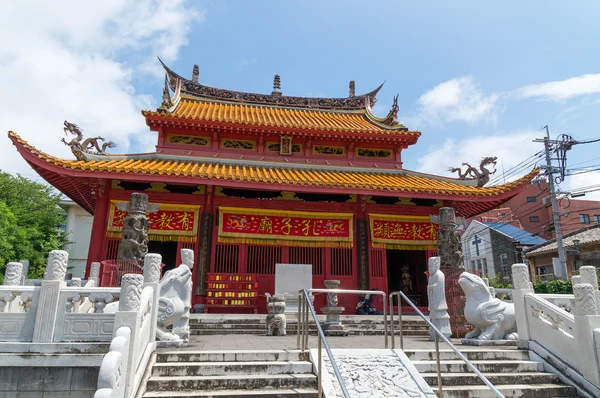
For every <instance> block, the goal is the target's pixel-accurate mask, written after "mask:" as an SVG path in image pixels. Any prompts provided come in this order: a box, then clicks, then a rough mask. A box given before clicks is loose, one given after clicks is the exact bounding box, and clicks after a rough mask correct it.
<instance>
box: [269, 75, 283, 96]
mask: <svg viewBox="0 0 600 398" xmlns="http://www.w3.org/2000/svg"><path fill="white" fill-rule="evenodd" d="M271 95H277V96H281V78H280V77H279V75H275V77H274V78H273V92H272V93H271Z"/></svg>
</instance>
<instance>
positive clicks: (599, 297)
mask: <svg viewBox="0 0 600 398" xmlns="http://www.w3.org/2000/svg"><path fill="white" fill-rule="evenodd" d="M579 275H581V281H582V282H583V283H589V284H590V285H592V288H593V289H594V296H595V297H596V307H597V308H598V312H599V313H600V291H599V290H598V274H597V273H596V267H594V266H593V265H584V266H583V267H581V268H579Z"/></svg>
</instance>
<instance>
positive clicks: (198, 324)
mask: <svg viewBox="0 0 600 398" xmlns="http://www.w3.org/2000/svg"><path fill="white" fill-rule="evenodd" d="M340 318H341V321H342V323H343V324H344V326H345V327H346V330H348V334H349V335H350V336H383V333H384V324H383V316H366V315H365V316H352V315H342V316H341V317H340ZM324 319H325V318H324V317H323V320H324ZM394 320H395V322H394V328H395V334H396V335H399V329H398V318H397V317H396V318H395V319H394ZM297 325H298V323H297V322H296V316H295V315H289V316H288V322H287V333H288V334H294V335H295V334H296V330H297ZM402 325H403V331H404V332H403V334H404V336H429V332H428V331H429V327H428V326H427V324H426V323H425V321H423V320H422V319H421V318H420V317H416V316H406V317H405V318H404V319H403V323H402ZM388 328H390V324H389V323H388ZM190 329H191V334H192V335H223V334H254V335H264V334H265V333H266V330H267V327H266V325H265V315H258V316H254V315H248V316H243V317H231V316H219V315H211V314H207V315H195V316H192V317H191V318H190ZM309 331H310V333H311V334H312V335H316V334H317V329H316V327H315V326H314V325H311V326H310V328H309Z"/></svg>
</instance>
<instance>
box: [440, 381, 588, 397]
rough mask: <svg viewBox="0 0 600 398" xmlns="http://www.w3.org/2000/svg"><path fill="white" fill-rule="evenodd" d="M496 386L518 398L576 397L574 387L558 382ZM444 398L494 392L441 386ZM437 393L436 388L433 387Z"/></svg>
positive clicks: (479, 387)
mask: <svg viewBox="0 0 600 398" xmlns="http://www.w3.org/2000/svg"><path fill="white" fill-rule="evenodd" d="M496 388H497V389H498V390H499V391H500V392H501V393H502V394H503V395H504V396H505V397H519V398H549V397H562V398H568V397H577V390H576V388H575V387H571V386H565V385H560V384H552V383H549V384H548V383H546V384H535V385H528V384H504V385H497V386H496ZM442 389H443V392H444V395H443V396H444V397H445V398H492V397H496V394H494V393H493V392H492V390H490V388H489V387H488V386H443V387H442ZM434 391H435V392H436V393H437V390H436V389H434Z"/></svg>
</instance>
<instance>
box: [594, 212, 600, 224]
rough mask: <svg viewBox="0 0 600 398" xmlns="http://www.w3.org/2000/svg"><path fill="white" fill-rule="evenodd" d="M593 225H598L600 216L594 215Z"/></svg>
mask: <svg viewBox="0 0 600 398" xmlns="http://www.w3.org/2000/svg"><path fill="white" fill-rule="evenodd" d="M594 224H600V215H597V214H596V215H594Z"/></svg>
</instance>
